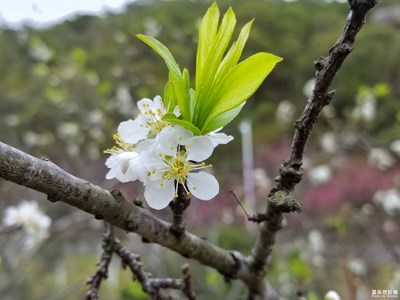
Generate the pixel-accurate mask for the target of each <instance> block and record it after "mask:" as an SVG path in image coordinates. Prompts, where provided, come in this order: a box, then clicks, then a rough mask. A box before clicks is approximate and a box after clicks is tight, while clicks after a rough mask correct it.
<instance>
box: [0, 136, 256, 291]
mask: <svg viewBox="0 0 400 300" xmlns="http://www.w3.org/2000/svg"><path fill="white" fill-rule="evenodd" d="M0 177H1V178H4V179H6V180H9V181H12V182H15V183H17V184H19V185H23V186H26V187H29V188H31V189H34V190H36V191H39V192H42V193H44V194H46V195H47V196H48V200H49V201H52V202H56V201H62V202H65V203H67V204H70V205H72V206H74V207H76V208H78V209H81V210H83V211H85V212H87V213H89V214H91V215H93V216H95V218H97V219H104V221H106V222H108V223H110V224H111V225H114V226H116V227H118V228H120V229H122V230H124V231H127V232H134V233H137V234H139V235H141V236H142V237H144V238H145V239H146V240H148V241H149V242H152V243H157V244H159V245H161V246H164V247H166V248H169V249H171V250H173V251H175V252H177V253H180V254H181V255H183V256H184V257H187V258H193V259H195V260H197V261H199V262H200V263H202V264H204V265H207V266H210V267H212V268H214V269H216V270H218V271H219V272H220V273H221V274H223V275H224V276H226V277H227V278H237V279H240V280H242V281H243V282H244V283H245V284H246V285H248V286H249V285H251V284H252V282H253V281H254V278H255V275H254V274H252V272H251V271H250V270H249V268H248V265H247V262H246V261H245V258H244V256H243V255H242V254H241V253H239V252H231V251H227V250H225V249H222V248H220V247H218V246H216V245H214V244H212V243H210V242H208V241H206V240H204V239H202V238H200V237H198V236H196V235H193V234H191V233H189V232H187V231H184V232H183V233H182V235H181V236H180V237H179V238H177V237H176V236H175V235H174V234H173V233H172V232H171V224H169V223H167V222H164V221H162V220H160V219H159V218H157V217H155V216H154V215H152V214H151V213H150V212H148V211H146V210H144V209H142V208H140V207H138V206H136V205H134V204H132V203H130V202H129V201H127V200H126V199H125V198H124V197H123V196H122V194H121V193H120V192H119V191H117V190H113V191H111V192H110V191H107V190H104V189H102V188H100V187H99V186H96V185H94V184H92V183H90V182H88V181H86V180H83V179H81V178H78V177H75V176H73V175H71V174H69V173H67V172H65V171H64V170H63V169H61V168H60V167H58V166H57V165H55V164H54V163H52V162H50V161H49V160H46V159H38V158H35V157H33V156H31V155H29V154H27V153H24V152H22V151H20V150H18V149H15V148H13V147H11V146H9V145H7V144H4V143H2V142H0Z"/></svg>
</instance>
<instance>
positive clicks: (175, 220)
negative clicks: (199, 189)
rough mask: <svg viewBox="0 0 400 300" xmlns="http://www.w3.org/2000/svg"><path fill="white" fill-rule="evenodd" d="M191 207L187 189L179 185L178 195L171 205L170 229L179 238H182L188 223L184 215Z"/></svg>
mask: <svg viewBox="0 0 400 300" xmlns="http://www.w3.org/2000/svg"><path fill="white" fill-rule="evenodd" d="M177 184H178V183H177ZM189 205H190V197H189V194H188V193H187V190H186V188H185V187H184V186H183V185H182V184H178V195H177V197H176V198H175V199H174V200H173V201H171V203H170V204H169V207H170V208H171V211H172V224H171V228H170V229H171V232H172V233H173V234H174V235H175V236H176V237H177V238H181V237H182V235H183V233H184V232H185V228H186V223H185V221H184V219H183V213H184V212H185V210H186V209H187V208H188V207H189Z"/></svg>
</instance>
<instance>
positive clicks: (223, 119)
mask: <svg viewBox="0 0 400 300" xmlns="http://www.w3.org/2000/svg"><path fill="white" fill-rule="evenodd" d="M244 104H245V103H242V104H241V105H239V106H238V107H236V108H234V109H231V110H228V111H227V112H224V113H223V114H220V115H219V116H217V117H215V118H214V119H212V120H211V121H210V122H208V123H207V124H208V125H207V127H206V128H204V129H203V130H202V134H206V133H209V132H212V131H215V130H217V129H219V128H221V127H224V126H225V125H227V124H229V123H230V122H231V121H232V120H233V119H234V118H236V116H237V115H238V114H239V113H240V111H241V110H242V108H243V106H244Z"/></svg>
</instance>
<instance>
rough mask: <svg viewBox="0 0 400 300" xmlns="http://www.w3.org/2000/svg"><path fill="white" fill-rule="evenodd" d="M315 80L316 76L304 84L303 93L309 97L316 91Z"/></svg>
mask: <svg viewBox="0 0 400 300" xmlns="http://www.w3.org/2000/svg"><path fill="white" fill-rule="evenodd" d="M315 81H316V79H315V78H311V79H309V80H308V81H307V82H306V83H305V84H304V86H303V94H304V96H306V97H307V98H311V96H312V93H313V92H314V87H315Z"/></svg>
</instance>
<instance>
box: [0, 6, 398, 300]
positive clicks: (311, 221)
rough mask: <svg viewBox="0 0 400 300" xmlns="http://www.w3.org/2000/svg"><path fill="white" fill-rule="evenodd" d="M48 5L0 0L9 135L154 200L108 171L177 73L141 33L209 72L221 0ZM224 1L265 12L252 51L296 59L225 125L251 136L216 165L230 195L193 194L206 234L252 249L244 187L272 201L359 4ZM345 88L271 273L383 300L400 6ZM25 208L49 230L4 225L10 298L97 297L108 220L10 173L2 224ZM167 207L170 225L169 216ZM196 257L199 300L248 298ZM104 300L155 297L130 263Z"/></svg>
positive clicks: (0, 210) (3, 121)
mask: <svg viewBox="0 0 400 300" xmlns="http://www.w3.org/2000/svg"><path fill="white" fill-rule="evenodd" d="M14 2H15V3H17V2H18V1H14ZM45 2H46V1H31V2H30V1H25V4H26V3H28V5H29V6H28V8H23V6H22V4H21V6H20V7H18V6H16V7H14V6H15V4H9V3H6V2H2V3H1V4H0V16H1V17H0V21H1V25H0V140H1V141H2V142H5V143H8V144H10V145H12V146H13V147H16V148H19V149H21V150H23V151H25V152H28V153H30V154H32V155H35V156H38V157H46V158H48V159H50V160H51V161H53V162H54V163H56V164H58V165H59V166H61V167H62V168H64V169H65V170H66V171H68V172H70V173H72V174H74V175H76V176H78V177H81V178H85V179H87V180H89V181H91V182H93V183H95V184H97V185H100V186H102V187H104V188H108V189H112V188H119V189H121V190H122V191H123V193H124V194H125V195H126V196H127V197H128V199H134V198H139V199H141V198H142V192H143V188H142V187H141V185H140V184H136V183H129V184H119V183H117V182H114V181H106V180H105V174H106V172H107V169H106V167H105V166H104V162H105V159H106V158H107V155H105V154H103V150H104V149H106V148H109V147H111V146H112V145H113V140H112V135H113V133H115V132H116V130H117V126H118V124H119V123H120V122H121V121H124V120H127V119H129V118H134V116H135V114H136V113H137V111H136V106H135V102H136V101H138V100H140V99H141V98H143V97H148V98H153V97H155V96H156V95H159V94H160V95H162V94H163V88H164V86H165V83H166V81H167V75H168V74H167V69H166V67H165V65H164V63H163V61H162V59H161V58H159V57H158V56H157V55H156V54H155V53H154V52H153V51H152V50H151V49H150V48H149V47H147V46H146V45H144V44H143V43H141V42H140V41H139V40H138V39H136V37H135V35H136V34H138V33H144V34H147V35H150V36H153V37H155V38H157V39H159V40H160V41H161V42H162V43H164V44H165V45H167V46H168V48H169V49H170V50H171V52H172V53H173V55H174V57H175V58H176V60H177V61H178V63H179V64H180V66H181V67H187V68H188V69H189V71H190V73H191V75H192V78H193V77H194V71H195V53H196V45H197V44H196V38H197V30H198V25H199V22H200V20H201V17H202V15H203V14H204V13H205V11H206V9H207V8H208V7H209V6H210V4H211V2H210V1H196V0H192V1H178V0H169V1H161V0H152V1H145V0H139V1H133V2H132V1H131V2H123V1H119V2H118V1H116V3H117V2H118V3H117V4H115V6H113V8H112V7H111V8H108V9H107V7H106V3H105V1H97V2H96V4H97V6H96V7H98V8H102V9H100V10H98V8H97V12H90V10H91V9H90V8H89V6H88V7H84V8H83V9H84V10H85V12H82V11H81V12H79V11H78V12H75V13H73V12H72V11H68V12H65V13H68V15H67V16H66V17H63V18H61V19H57V20H50V19H51V16H56V15H57V14H56V13H53V14H52V13H51V9H52V8H47V6H46V5H45V4H44V3H45ZM48 2H50V1H48ZM70 2H71V1H70ZM91 2H94V1H91ZM217 2H218V4H219V6H220V10H221V11H225V10H226V9H227V8H228V6H232V7H233V9H234V11H235V13H236V16H237V19H238V26H237V27H238V28H237V29H239V28H240V27H241V26H243V25H244V24H245V23H246V22H247V21H249V20H250V19H252V18H253V17H255V22H254V25H253V28H252V31H251V34H250V38H249V42H248V44H247V46H246V48H245V51H244V54H243V58H245V57H247V56H249V55H251V54H253V53H255V52H259V51H266V52H271V53H273V54H276V55H278V56H281V57H283V58H284V61H283V62H282V63H280V64H279V65H278V66H277V67H276V69H275V70H274V71H273V72H272V74H271V75H270V76H269V77H268V78H267V80H266V82H265V83H264V84H263V85H262V86H261V88H260V89H259V90H258V92H257V93H256V94H255V95H254V96H253V97H252V98H251V99H250V100H249V101H248V103H247V104H246V106H245V108H244V109H243V111H242V113H241V114H240V116H239V117H238V118H237V119H236V120H235V121H234V122H232V123H231V124H230V125H228V126H227V127H226V128H225V129H224V132H225V133H227V134H231V135H233V136H234V137H235V139H234V140H233V141H232V142H231V143H229V144H227V145H222V146H220V147H219V148H217V149H216V152H215V154H214V155H213V157H212V158H211V160H210V162H211V163H212V164H213V165H214V168H213V169H214V173H215V175H216V176H217V178H218V180H219V182H220V184H221V192H220V194H219V195H218V196H217V198H216V199H214V200H212V201H211V202H208V203H205V202H202V201H195V200H193V201H192V205H191V206H190V208H189V209H188V211H187V223H188V228H189V230H190V231H191V232H193V233H195V234H198V235H200V236H202V237H204V238H206V239H208V240H210V241H212V242H215V243H217V244H219V245H220V246H222V247H224V248H227V249H236V250H239V251H242V252H243V253H244V254H249V251H250V248H251V245H252V243H253V241H254V238H255V235H256V232H257V230H256V229H257V228H256V225H255V224H252V223H249V222H247V221H246V219H245V216H244V213H243V211H242V210H241V209H240V208H239V207H238V204H237V202H236V201H235V200H234V199H233V197H232V196H231V194H230V193H229V190H231V189H233V190H234V191H235V193H236V195H237V196H238V197H239V198H240V199H243V202H244V203H245V206H246V207H247V210H248V212H249V213H250V214H251V213H255V212H257V211H262V210H263V209H264V208H265V199H266V195H267V193H268V191H269V189H270V188H271V184H272V182H273V178H274V177H276V176H277V174H278V168H279V166H280V164H281V163H282V161H283V160H284V159H286V158H288V155H289V152H290V142H291V137H292V135H293V131H294V127H293V123H294V121H295V120H296V118H298V116H299V115H300V114H301V112H302V110H303V107H304V105H305V103H306V101H307V97H308V95H309V94H310V93H311V90H312V85H313V78H314V76H315V70H314V66H313V61H314V60H316V59H317V58H318V57H320V56H324V55H327V53H328V51H329V49H330V47H331V46H332V45H333V43H334V41H335V40H336V38H337V36H338V35H339V34H340V32H341V30H342V28H343V24H344V21H345V19H346V15H347V12H348V6H347V4H346V3H344V2H343V1H340V2H339V1H323V0H303V1H283V0H247V1H239V0H235V1H217ZM71 3H73V1H72V2H71ZM55 5H56V4H53V6H55ZM57 5H58V4H57ZM79 5H80V4H79V3H77V4H76V8H73V7H72V9H80V6H79ZM121 5H122V6H121ZM11 6H13V7H11ZM25 6H26V5H25ZM19 9H20V10H21V11H23V12H24V10H23V9H25V10H26V12H25V14H26V15H27V16H30V14H32V16H33V17H31V20H30V21H28V22H23V21H18V17H10V19H8V17H7V16H11V15H10V14H11V13H10V14H9V12H10V11H13V12H14V13H15V12H19ZM65 13H64V14H65ZM48 15H49V16H50V17H49V19H46V20H44V21H43V22H42V21H40V20H39V19H40V17H41V16H42V17H44V16H45V17H46V18H47V17H48ZM36 17H38V18H39V19H35V18H36ZM57 17H61V15H57ZM237 31H238V30H237ZM332 88H334V89H336V96H335V97H334V100H333V102H332V105H331V106H329V107H326V108H325V109H324V111H323V114H322V116H321V119H320V120H319V122H318V125H317V127H316V128H315V130H314V132H313V135H312V138H311V141H310V143H309V144H308V147H307V149H306V153H305V156H306V157H305V164H304V180H303V181H302V182H301V183H300V184H299V186H298V187H297V188H296V191H295V196H296V197H297V198H298V199H299V200H300V202H301V203H302V204H303V208H304V209H303V213H302V214H298V215H289V216H288V218H287V227H286V228H285V229H284V230H283V231H281V232H280V233H279V235H278V238H277V244H276V246H275V251H274V253H273V259H272V262H271V266H270V271H269V274H268V278H269V279H270V281H271V282H272V284H273V285H274V287H276V289H277V290H278V291H279V292H280V293H282V295H284V296H286V297H288V298H289V299H295V294H296V292H297V291H299V290H300V291H302V292H303V293H304V294H306V295H308V299H311V300H313V299H321V298H322V297H323V295H324V294H325V293H326V292H327V291H328V290H331V289H333V290H336V291H337V292H338V293H339V294H340V295H341V296H342V299H360V300H361V299H369V297H371V293H372V290H392V291H394V290H399V291H400V267H399V265H400V264H399V263H400V239H399V237H400V225H399V222H398V220H399V216H400V192H399V190H400V167H399V159H400V101H399V100H400V3H399V2H398V1H397V0H381V1H379V4H378V6H377V7H376V8H375V9H374V10H373V11H372V12H371V14H370V15H369V16H368V22H367V24H366V26H365V27H364V28H363V29H362V31H361V32H360V34H359V36H358V38H357V41H356V48H355V50H354V51H353V53H351V55H350V56H349V57H348V59H347V60H346V61H345V63H344V65H343V67H342V68H341V70H340V71H339V73H338V75H337V77H336V79H335V81H334V83H333V85H332ZM251 141H252V142H251ZM244 174H245V176H243V175H244ZM243 178H245V179H246V180H244V179H243ZM24 200H26V201H30V202H24ZM29 203H30V204H29ZM36 203H38V204H36ZM18 205H25V207H27V206H29V205H31V208H30V209H31V210H29V209H28V210H27V211H29V212H32V213H28V214H29V215H30V216H32V215H34V214H38V217H37V224H41V225H40V226H39V225H38V226H37V227H36V229H35V230H33V235H32V230H31V231H29V230H27V229H26V228H25V229H24V226H23V227H22V228H17V229H16V230H11V232H6V231H5V230H3V232H1V234H0V295H1V299H3V300H18V299H35V300H36V299H37V300H39V299H40V300H44V299H46V300H50V299H52V300H57V299H82V297H83V295H84V293H85V291H86V286H85V282H86V280H87V279H88V277H89V276H90V275H92V274H93V273H94V271H95V264H96V261H97V259H98V257H99V255H100V250H101V246H100V243H101V234H102V230H103V224H102V223H101V221H98V220H95V219H94V218H93V217H91V216H89V215H87V214H85V213H83V212H79V211H77V210H76V209H74V208H71V207H68V206H67V205H64V204H62V203H56V204H52V203H50V202H48V201H47V200H46V198H45V196H44V195H42V194H40V193H37V192H34V191H31V190H29V189H27V188H23V187H20V186H18V185H16V184H12V183H9V182H6V181H4V180H0V223H1V222H2V223H3V224H10V222H11V221H10V222H8V221H7V220H10V219H13V217H10V216H11V215H12V214H13V213H14V216H15V215H16V214H17V213H16V211H17V210H18V208H10V207H16V206H18ZM35 205H37V206H35ZM20 208H21V206H20ZM41 213H45V215H41ZM154 213H155V214H157V215H159V216H160V217H162V218H164V219H165V220H170V213H169V211H168V210H165V211H161V212H158V211H157V212H154ZM50 220H51V221H50ZM7 222H8V223H7ZM11 223H12V222H11ZM50 223H51V224H50ZM35 224H36V223H35ZM26 227H28V226H26ZM118 235H119V237H120V238H121V239H122V240H123V242H124V243H125V245H126V246H127V247H128V248H129V249H130V250H131V251H133V252H135V253H138V254H143V255H142V261H143V264H144V265H145V266H146V268H147V269H148V270H149V271H151V272H152V273H153V274H154V276H156V277H163V276H176V277H179V276H180V266H181V265H182V264H183V262H184V261H185V260H184V259H183V258H182V257H180V256H179V255H178V254H175V253H171V252H170V251H168V250H165V249H162V248H161V247H159V246H157V245H149V244H143V243H142V242H141V239H140V237H137V236H135V235H133V234H130V235H127V234H125V233H123V232H119V233H118ZM190 265H191V271H192V274H193V281H194V289H195V291H196V293H197V294H198V299H200V300H201V299H239V298H240V297H241V296H242V297H244V295H245V290H244V289H243V286H242V285H241V284H240V283H239V282H229V283H225V282H224V280H223V278H222V277H220V276H219V274H218V273H217V272H215V271H214V270H212V269H210V268H207V267H204V266H201V265H199V264H198V263H197V262H195V261H190ZM100 297H101V299H111V300H113V299H148V297H147V295H145V294H143V292H142V291H141V288H140V286H139V285H138V284H137V283H136V282H132V280H131V275H130V274H129V272H128V271H124V270H122V268H121V264H120V262H119V260H118V259H117V258H115V259H114V261H113V264H112V265H111V269H110V274H109V279H108V280H107V282H105V284H103V286H102V288H101V292H100ZM242 299H243V298H242ZM377 299H379V298H377Z"/></svg>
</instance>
